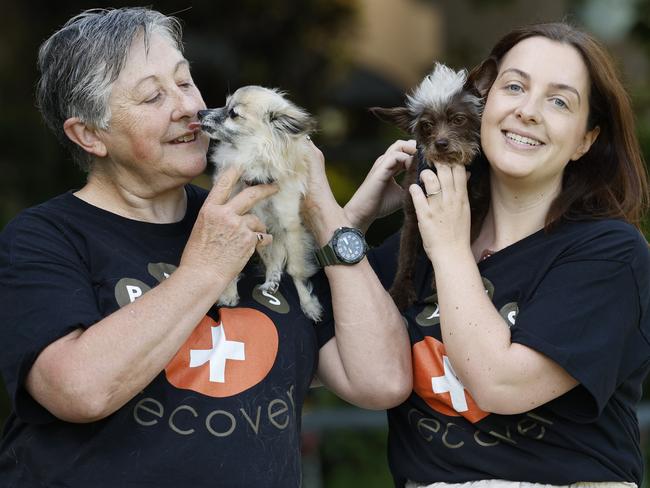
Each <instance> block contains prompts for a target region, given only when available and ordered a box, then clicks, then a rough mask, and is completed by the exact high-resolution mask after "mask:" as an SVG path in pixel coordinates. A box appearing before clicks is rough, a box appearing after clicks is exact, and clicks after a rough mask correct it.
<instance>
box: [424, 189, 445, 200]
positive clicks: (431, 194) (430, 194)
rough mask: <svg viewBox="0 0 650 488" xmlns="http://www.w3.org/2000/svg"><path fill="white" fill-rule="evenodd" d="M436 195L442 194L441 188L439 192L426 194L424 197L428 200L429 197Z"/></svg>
mask: <svg viewBox="0 0 650 488" xmlns="http://www.w3.org/2000/svg"><path fill="white" fill-rule="evenodd" d="M438 193H442V188H440V190H437V191H432V192H431V193H427V195H426V197H427V198H429V197H432V196H433V195H437V194H438Z"/></svg>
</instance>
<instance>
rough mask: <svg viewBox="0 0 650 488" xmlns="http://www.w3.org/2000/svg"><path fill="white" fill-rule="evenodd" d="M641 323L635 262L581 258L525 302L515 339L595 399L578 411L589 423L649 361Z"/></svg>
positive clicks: (558, 269) (559, 268) (556, 273)
mask: <svg viewBox="0 0 650 488" xmlns="http://www.w3.org/2000/svg"><path fill="white" fill-rule="evenodd" d="M640 324H641V305H640V296H639V287H638V286H637V283H636V280H635V275H634V272H633V270H632V269H631V267H630V265H629V264H627V263H625V262H619V261H607V260H580V261H573V262H565V263H563V264H559V265H557V266H555V267H554V268H552V269H551V270H550V271H549V272H548V274H547V275H546V276H545V277H544V279H543V280H542V281H541V283H540V284H539V286H538V289H537V290H536V291H535V293H534V294H533V296H532V298H531V300H530V301H529V302H528V303H524V304H521V308H520V313H519V315H518V316H517V319H516V324H515V326H514V327H513V328H512V341H513V342H517V343H520V344H523V345H526V346H528V347H531V348H533V349H535V350H537V351H539V352H541V353H543V354H545V355H546V356H548V357H549V358H551V359H552V360H554V361H555V362H557V363H558V364H559V365H560V366H562V367H563V368H564V369H565V370H566V371H567V372H568V373H569V374H570V375H571V376H573V377H574V378H575V379H576V380H577V381H578V382H579V383H580V385H581V386H580V387H578V388H584V389H585V390H586V392H587V393H588V395H587V396H588V397H590V398H591V400H592V401H591V402H589V405H584V403H583V405H582V407H581V409H579V410H578V411H576V412H574V415H575V416H576V417H582V418H583V420H585V421H587V420H589V419H592V418H595V417H596V416H597V415H599V413H600V412H601V411H602V409H603V407H604V406H605V404H606V403H607V401H608V400H609V398H610V397H611V396H612V394H613V393H614V391H615V390H616V388H617V387H618V386H619V385H620V384H621V382H622V381H623V380H624V379H625V378H627V377H628V376H629V375H630V374H632V373H633V372H634V371H635V370H637V369H638V368H640V367H641V366H642V365H643V364H644V363H645V362H646V361H647V358H648V353H649V348H648V342H647V341H646V339H645V336H644V334H643V332H642V329H641V327H640ZM576 394H578V395H579V396H583V397H584V396H585V395H583V394H581V393H580V392H579V391H578V392H574V395H576ZM576 420H578V418H576Z"/></svg>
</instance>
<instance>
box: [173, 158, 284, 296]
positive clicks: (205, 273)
mask: <svg viewBox="0 0 650 488" xmlns="http://www.w3.org/2000/svg"><path fill="white" fill-rule="evenodd" d="M239 177H240V171H238V170H237V169H235V168H227V169H226V170H224V171H223V172H222V174H221V175H219V177H218V178H217V180H216V181H215V183H214V185H213V187H212V190H211V191H210V193H209V195H208V197H207V198H206V200H205V202H204V204H203V206H202V207H201V210H200V212H199V215H198V217H197V219H196V223H195V224H194V228H193V230H192V233H191V235H190V238H189V240H188V242H187V245H186V246H185V250H184V251H183V256H182V257H181V262H180V266H181V267H184V268H185V269H189V270H191V271H192V273H193V274H194V275H195V277H196V279H204V280H205V281H204V282H205V283H209V284H215V285H216V284H217V282H218V281H223V283H222V284H227V283H229V282H230V281H232V280H233V279H234V278H235V277H236V276H237V275H238V274H239V273H240V272H241V270H242V269H243V268H244V266H245V265H246V263H247V262H248V260H249V259H250V257H251V256H252V255H253V252H255V248H256V247H257V246H267V245H269V244H270V243H271V242H272V239H273V238H272V236H271V235H270V234H267V233H266V226H265V225H264V224H263V223H262V222H261V221H260V219H259V218H258V217H256V216H255V215H252V214H250V213H248V212H249V211H250V209H251V208H252V207H253V206H255V205H256V204H257V203H259V202H260V201H262V200H264V199H265V198H267V197H269V196H270V195H272V194H274V193H276V192H277V190H278V189H277V187H276V186H275V185H256V186H252V187H248V188H245V189H244V190H243V191H241V192H240V193H238V194H237V195H235V196H234V197H233V198H230V195H231V193H232V191H233V188H234V186H235V184H236V183H237V181H238V180H239ZM258 236H259V237H258Z"/></svg>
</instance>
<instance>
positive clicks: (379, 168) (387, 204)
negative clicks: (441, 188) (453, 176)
mask: <svg viewBox="0 0 650 488" xmlns="http://www.w3.org/2000/svg"><path fill="white" fill-rule="evenodd" d="M416 151H417V149H416V145H415V141H414V140H408V141H402V140H398V141H395V142H394V143H393V144H392V145H391V146H390V147H389V148H388V149H387V150H386V152H385V153H384V154H382V155H381V156H379V158H377V160H376V161H375V163H374V164H373V166H372V168H370V171H369V172H368V175H367V176H366V179H365V180H364V181H363V183H362V184H361V186H360V187H359V189H358V190H357V191H356V192H355V194H354V195H353V196H352V198H351V199H350V201H349V202H348V203H347V205H346V206H345V214H346V215H347V217H348V218H349V219H350V221H351V222H352V223H353V225H354V226H355V227H359V228H360V229H362V230H366V229H367V228H368V227H369V226H370V224H372V222H373V221H374V220H375V219H377V218H379V217H384V216H386V215H390V214H391V213H393V212H395V211H396V210H398V209H399V208H400V207H401V206H402V200H403V195H404V190H403V189H402V187H401V186H400V185H399V184H398V183H397V182H396V181H395V176H397V175H398V174H400V173H402V172H403V171H405V170H407V169H408V168H410V166H411V164H413V156H414V155H415V153H416Z"/></svg>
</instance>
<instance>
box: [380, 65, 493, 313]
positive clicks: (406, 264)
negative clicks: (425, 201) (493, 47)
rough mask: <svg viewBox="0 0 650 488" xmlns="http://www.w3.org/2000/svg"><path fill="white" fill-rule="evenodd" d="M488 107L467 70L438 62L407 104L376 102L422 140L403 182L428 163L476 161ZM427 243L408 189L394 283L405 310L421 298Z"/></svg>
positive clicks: (416, 177)
mask: <svg viewBox="0 0 650 488" xmlns="http://www.w3.org/2000/svg"><path fill="white" fill-rule="evenodd" d="M482 109H483V99H482V97H481V94H480V92H479V89H478V88H477V86H476V82H475V80H473V79H472V80H468V76H467V71H465V70H460V71H454V70H452V69H451V68H449V67H447V66H445V65H444V64H440V63H436V65H435V68H434V70H433V71H432V72H431V74H429V75H428V76H427V77H426V78H425V79H424V80H423V81H422V82H421V83H420V85H419V86H418V87H417V88H416V89H415V90H414V91H413V92H412V93H411V94H408V95H407V97H406V106H404V107H394V108H381V107H373V108H371V109H370V111H371V112H372V113H373V114H374V115H376V116H377V117H378V118H380V119H381V120H384V121H388V122H392V123H394V124H395V125H397V126H398V127H399V128H400V129H402V130H404V131H405V132H407V133H408V134H409V135H410V136H411V137H412V138H413V139H415V140H416V142H417V148H418V152H417V159H418V164H413V165H411V167H410V168H409V169H408V171H407V173H406V174H405V176H404V180H403V183H402V186H403V188H404V189H407V188H408V187H409V186H410V185H411V184H413V183H415V182H416V181H417V182H418V183H420V182H419V174H420V172H421V171H423V170H424V169H426V168H430V169H432V170H433V171H435V167H434V165H433V163H434V162H438V163H447V164H463V165H466V166H467V165H469V164H470V163H471V162H472V160H473V159H474V157H475V156H476V155H477V154H478V153H479V150H480V126H481V113H482ZM421 246H422V239H421V237H420V232H419V231H418V222H417V216H416V214H415V207H414V206H413V200H412V199H411V196H410V194H409V193H408V192H406V193H405V198H404V224H403V226H402V234H401V238H400V250H399V258H398V265H397V274H396V275H395V279H394V281H393V284H392V286H391V288H390V294H391V296H392V297H393V300H394V301H395V304H396V305H397V308H398V309H399V310H401V311H403V310H404V309H406V308H408V306H409V305H411V304H412V303H413V302H414V301H415V299H416V298H417V297H416V293H415V285H414V283H413V273H414V269H415V261H416V257H417V254H418V250H419V249H420V248H421ZM434 286H435V283H434Z"/></svg>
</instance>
